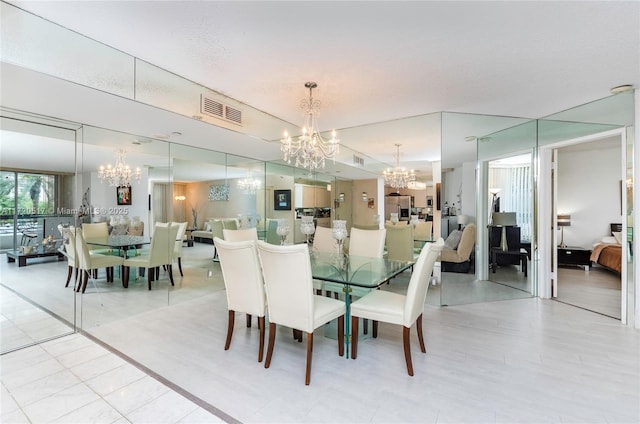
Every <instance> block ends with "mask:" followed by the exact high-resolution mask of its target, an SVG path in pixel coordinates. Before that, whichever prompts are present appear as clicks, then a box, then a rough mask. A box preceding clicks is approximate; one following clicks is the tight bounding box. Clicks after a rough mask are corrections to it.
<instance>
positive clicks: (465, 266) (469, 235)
mask: <svg viewBox="0 0 640 424" xmlns="http://www.w3.org/2000/svg"><path fill="white" fill-rule="evenodd" d="M475 243H476V225H475V224H469V225H467V226H466V227H464V230H462V236H461V237H460V242H459V243H458V245H457V246H456V248H455V249H452V248H451V247H447V246H446V242H445V247H444V248H443V249H442V252H441V253H440V262H441V263H442V270H443V271H446V272H463V273H466V272H469V270H470V269H471V253H472V252H473V246H474V245H475Z"/></svg>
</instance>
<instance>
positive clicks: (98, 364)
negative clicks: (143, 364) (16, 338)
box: [0, 334, 224, 424]
mask: <svg viewBox="0 0 640 424" xmlns="http://www.w3.org/2000/svg"><path fill="white" fill-rule="evenodd" d="M0 367H1V370H0V373H1V376H2V392H1V399H2V405H1V411H2V413H1V415H0V422H2V423H6V424H9V423H48V422H55V423H117V424H124V423H214V422H224V421H223V420H221V419H220V418H218V417H216V416H215V415H213V414H211V413H210V412H209V411H207V410H205V409H203V408H201V407H200V406H198V405H197V404H196V403H194V402H192V401H191V400H189V399H187V398H186V397H184V396H182V395H180V394H179V393H177V392H176V391H174V390H172V389H171V388H170V387H168V386H166V385H164V384H162V383H161V382H159V381H157V380H156V379H154V378H152V377H151V376H149V375H148V374H147V373H145V372H144V371H142V370H140V369H138V368H137V367H135V366H134V365H132V364H130V363H129V362H127V361H125V360H123V359H122V358H121V357H119V356H118V355H115V354H114V353H112V352H110V351H109V350H107V349H105V348H104V347H102V346H100V345H99V344H97V343H95V342H93V341H92V340H90V339H89V338H87V337H85V336H83V335H81V334H73V335H69V336H64V337H62V338H58V339H55V340H51V341H48V342H45V343H41V344H39V345H35V346H31V347H28V348H25V349H21V350H18V351H15V352H11V353H8V354H5V355H2V356H1V357H0Z"/></svg>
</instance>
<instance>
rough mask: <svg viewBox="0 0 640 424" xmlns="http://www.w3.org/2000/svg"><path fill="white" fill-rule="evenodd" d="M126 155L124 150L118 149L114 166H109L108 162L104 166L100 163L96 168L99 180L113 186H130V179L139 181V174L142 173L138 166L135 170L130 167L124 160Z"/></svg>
mask: <svg viewBox="0 0 640 424" xmlns="http://www.w3.org/2000/svg"><path fill="white" fill-rule="evenodd" d="M126 157H127V152H126V150H124V149H120V150H118V151H116V164H115V166H111V164H108V165H107V166H106V167H104V166H103V165H100V167H99V168H98V178H100V182H102V183H105V182H106V183H109V185H110V186H113V187H122V186H126V187H130V186H131V180H136V181H140V176H141V175H142V172H141V171H140V168H136V169H135V170H133V169H131V167H130V166H129V165H128V164H127V163H126V162H125V158H126Z"/></svg>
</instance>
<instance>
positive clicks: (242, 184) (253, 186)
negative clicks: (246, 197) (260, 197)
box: [238, 172, 261, 194]
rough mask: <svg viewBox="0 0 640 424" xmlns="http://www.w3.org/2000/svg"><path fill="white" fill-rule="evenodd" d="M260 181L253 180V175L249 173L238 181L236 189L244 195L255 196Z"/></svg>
mask: <svg viewBox="0 0 640 424" xmlns="http://www.w3.org/2000/svg"><path fill="white" fill-rule="evenodd" d="M260 184H261V183H260V180H259V179H257V178H253V173H251V172H249V175H248V176H247V177H246V178H242V179H240V180H238V188H239V189H240V190H242V191H243V192H244V193H246V194H255V193H256V191H257V190H258V189H259V188H260Z"/></svg>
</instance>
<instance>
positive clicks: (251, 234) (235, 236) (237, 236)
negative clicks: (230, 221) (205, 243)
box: [214, 227, 258, 244]
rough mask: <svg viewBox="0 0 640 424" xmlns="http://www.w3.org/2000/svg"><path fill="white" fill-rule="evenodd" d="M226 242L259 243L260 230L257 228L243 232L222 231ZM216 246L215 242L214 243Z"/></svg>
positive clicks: (246, 229) (225, 229) (243, 230)
mask: <svg viewBox="0 0 640 424" xmlns="http://www.w3.org/2000/svg"><path fill="white" fill-rule="evenodd" d="M222 234H223V235H224V239H225V241H246V240H253V241H258V230H256V228H255V227H253V228H245V229H242V230H230V229H227V228H224V229H223V230H222ZM214 244H215V241H214Z"/></svg>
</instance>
